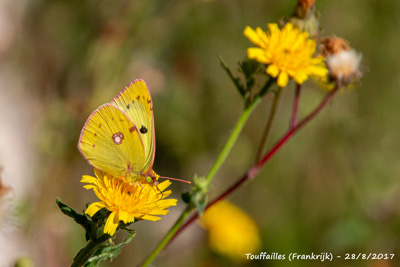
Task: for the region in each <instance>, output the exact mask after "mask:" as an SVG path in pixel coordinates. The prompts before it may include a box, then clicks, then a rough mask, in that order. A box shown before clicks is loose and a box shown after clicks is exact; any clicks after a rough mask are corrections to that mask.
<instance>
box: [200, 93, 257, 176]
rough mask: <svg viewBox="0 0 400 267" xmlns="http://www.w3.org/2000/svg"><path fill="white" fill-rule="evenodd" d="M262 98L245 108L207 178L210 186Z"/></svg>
mask: <svg viewBox="0 0 400 267" xmlns="http://www.w3.org/2000/svg"><path fill="white" fill-rule="evenodd" d="M260 101H261V96H259V95H258V96H256V97H255V98H254V99H253V100H252V101H251V103H250V104H249V105H248V106H247V107H246V108H245V110H244V111H243V113H242V115H241V116H240V118H239V120H238V122H237V123H236V125H235V128H234V129H233V130H232V133H231V135H230V136H229V138H228V140H227V141H226V143H225V145H224V147H223V148H222V150H221V153H220V154H219V156H218V158H217V160H216V161H215V162H214V165H213V166H212V167H211V169H210V171H209V172H208V174H207V176H206V181H207V183H208V184H210V182H211V181H212V179H213V178H214V176H215V174H216V173H217V171H218V170H219V168H220V167H221V165H222V164H223V163H224V161H225V159H226V158H227V157H228V155H229V152H230V151H231V149H232V147H233V145H234V144H235V142H236V140H237V138H238V137H239V134H240V132H241V131H242V129H243V127H244V125H245V123H246V121H247V120H248V118H249V117H250V115H251V113H253V111H254V109H255V107H257V105H258V104H259V103H260Z"/></svg>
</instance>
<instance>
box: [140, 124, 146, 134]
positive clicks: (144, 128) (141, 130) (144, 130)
mask: <svg viewBox="0 0 400 267" xmlns="http://www.w3.org/2000/svg"><path fill="white" fill-rule="evenodd" d="M140 132H141V133H142V134H145V133H147V128H146V127H144V125H142V128H140Z"/></svg>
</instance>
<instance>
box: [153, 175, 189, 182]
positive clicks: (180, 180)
mask: <svg viewBox="0 0 400 267" xmlns="http://www.w3.org/2000/svg"><path fill="white" fill-rule="evenodd" d="M158 178H163V179H168V180H174V181H178V182H182V183H186V184H191V183H192V182H190V181H186V180H182V179H177V178H171V177H166V176H160V177H158Z"/></svg>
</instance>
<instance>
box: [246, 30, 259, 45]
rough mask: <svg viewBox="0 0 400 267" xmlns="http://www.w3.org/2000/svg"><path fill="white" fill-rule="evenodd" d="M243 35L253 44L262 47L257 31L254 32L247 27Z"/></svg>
mask: <svg viewBox="0 0 400 267" xmlns="http://www.w3.org/2000/svg"><path fill="white" fill-rule="evenodd" d="M243 34H244V35H245V36H246V37H247V38H249V40H250V41H251V42H253V43H254V44H256V45H261V40H260V37H259V36H258V34H257V33H256V31H254V30H253V29H252V28H250V27H249V26H247V27H246V28H245V29H244V31H243Z"/></svg>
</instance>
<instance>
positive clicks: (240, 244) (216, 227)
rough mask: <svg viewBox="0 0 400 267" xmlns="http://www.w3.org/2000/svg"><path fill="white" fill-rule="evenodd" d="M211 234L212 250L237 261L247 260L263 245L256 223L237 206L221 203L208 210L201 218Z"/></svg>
mask: <svg viewBox="0 0 400 267" xmlns="http://www.w3.org/2000/svg"><path fill="white" fill-rule="evenodd" d="M201 220H202V225H203V226H204V228H206V229H207V230H208V232H209V244H210V248H211V249H212V250H214V251H215V252H218V253H221V254H223V255H226V256H229V257H231V258H233V259H235V260H238V259H245V254H246V253H253V252H255V251H256V250H257V249H258V248H259V247H260V245H261V240H260V236H259V231H258V227H257V225H256V224H255V222H254V221H253V220H252V219H251V218H250V217H249V216H248V215H247V214H246V213H245V212H244V211H242V210H241V209H240V208H238V207H236V206H235V205H233V204H231V203H229V202H226V201H220V202H218V203H216V204H215V205H213V206H211V207H210V208H209V209H207V210H206V212H205V213H204V215H203V217H202V218H201Z"/></svg>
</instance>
